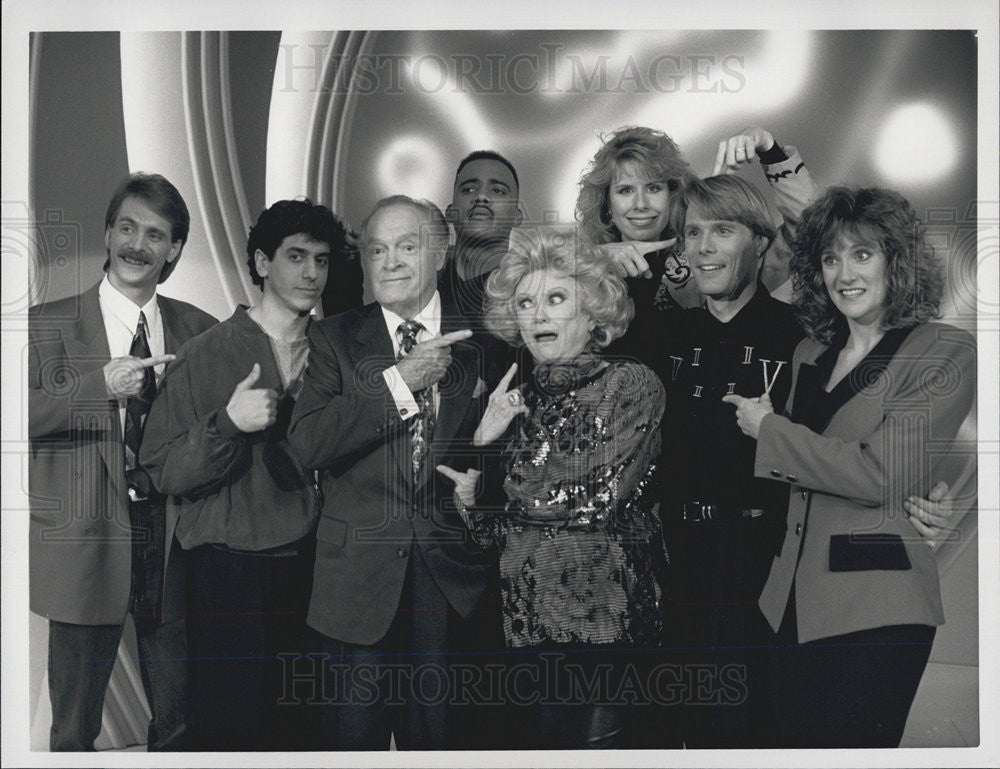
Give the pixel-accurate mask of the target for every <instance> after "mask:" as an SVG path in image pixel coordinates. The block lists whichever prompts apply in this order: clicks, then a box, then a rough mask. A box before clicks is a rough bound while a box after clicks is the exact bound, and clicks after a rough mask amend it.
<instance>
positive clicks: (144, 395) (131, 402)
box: [125, 312, 156, 496]
mask: <svg viewBox="0 0 1000 769" xmlns="http://www.w3.org/2000/svg"><path fill="white" fill-rule="evenodd" d="M151 354H152V353H150V351H149V340H148V339H147V338H146V314H145V313H143V312H140V313H139V326H138V328H137V329H136V331H135V336H134V337H132V347H131V349H129V355H131V356H133V357H135V358H140V359H144V358H148V357H150V355H151ZM155 395H156V377H155V375H154V374H153V367H152V366H147V367H146V368H145V369H143V378H142V387H141V388H140V389H139V392H138V394H136V395H133V396H132V397H131V398H129V399H128V402H127V403H126V405H125V477H126V479H127V480H128V482H129V485H131V486H134V487H135V488H136V490H137V491H138V492H139V493H140V494H141V495H142V496H149V494H150V493H151V491H152V484H151V483H150V481H149V476H148V475H147V474H146V471H145V470H143V469H142V468H141V467H140V466H139V459H138V458H139V445H140V444H141V443H142V428H143V425H144V422H145V419H146V414H148V413H149V406H150V404H152V402H153V397H154V396H155Z"/></svg>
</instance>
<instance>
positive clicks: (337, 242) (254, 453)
mask: <svg viewBox="0 0 1000 769" xmlns="http://www.w3.org/2000/svg"><path fill="white" fill-rule="evenodd" d="M346 245H347V231H346V229H345V227H344V226H343V224H342V223H341V222H340V221H338V220H337V218H336V217H335V216H334V215H333V213H332V212H331V211H330V210H329V209H328V208H325V207H323V206H314V205H313V204H312V203H311V202H310V201H308V200H282V201H278V202H277V203H275V204H274V205H272V206H271V207H270V208H268V209H267V210H265V211H264V212H263V213H262V214H261V215H260V217H259V218H258V220H257V224H256V225H255V226H254V227H253V228H252V229H251V230H250V237H249V241H248V243H247V264H248V266H249V269H250V276H251V278H252V279H253V282H254V283H255V284H257V285H258V286H260V287H261V291H262V294H261V299H260V301H259V302H258V303H257V304H255V305H254V306H253V307H250V308H246V307H243V306H240V307H237V308H236V311H235V312H234V313H233V315H232V317H230V318H229V319H228V320H226V321H224V322H222V323H220V324H219V325H217V326H216V327H215V328H213V329H212V330H211V331H209V332H207V333H205V334H202V335H201V336H200V337H198V338H197V339H194V340H192V341H191V342H189V343H188V344H186V345H184V346H183V347H182V348H181V350H180V351H179V352H178V354H177V360H176V362H175V363H174V364H173V365H172V366H171V369H170V374H169V376H168V377H167V378H166V379H165V380H164V382H163V386H162V388H161V390H160V393H159V395H158V396H157V398H156V401H155V403H154V404H153V408H152V411H151V412H150V415H149V424H148V425H147V428H146V436H145V440H144V441H143V446H142V460H143V463H144V465H145V466H146V467H147V468H148V469H149V472H150V474H151V475H152V476H153V479H154V481H155V483H156V486H157V488H159V489H160V490H161V491H162V492H164V493H166V494H171V495H176V496H171V497H170V499H169V501H168V506H167V513H168V515H167V526H166V528H167V535H168V537H169V536H172V535H173V534H174V533H176V536H177V540H178V541H179V543H180V544H181V546H182V547H183V548H184V550H185V551H187V552H186V556H185V560H186V571H187V606H188V638H189V645H190V654H191V661H190V675H191V694H192V715H193V721H194V723H193V729H192V731H193V733H194V736H193V739H192V743H193V745H192V747H194V748H196V749H199V750H275V749H285V750H289V749H302V748H305V747H308V742H307V740H308V739H309V736H310V735H309V719H308V716H309V715H310V714H309V711H308V710H305V709H303V708H297V707H293V706H292V705H290V704H279V703H278V700H280V699H283V693H284V692H283V681H282V673H283V669H282V665H281V662H280V659H279V657H278V654H279V653H283V652H284V653H289V654H300V653H304V652H305V651H307V650H308V647H309V641H308V638H309V632H308V630H307V628H306V625H305V609H306V604H307V601H308V600H309V590H310V583H311V577H312V551H313V544H312V536H313V527H314V525H315V523H316V519H317V517H318V516H319V502H318V498H317V493H316V489H315V484H314V478H313V475H312V473H310V472H308V471H306V470H305V469H304V468H303V467H302V465H301V463H300V462H299V461H298V459H297V458H296V457H295V455H294V454H293V453H292V452H291V451H290V450H289V446H288V442H287V440H286V438H285V431H286V429H287V426H288V420H289V417H290V416H291V411H292V407H293V406H294V404H295V399H296V398H297V397H298V394H299V390H300V389H301V386H302V374H303V371H304V370H305V366H306V357H307V353H308V349H309V347H308V342H307V338H306V332H307V328H308V326H309V318H310V312H311V310H312V309H313V308H314V307H315V306H316V304H317V303H318V302H319V301H320V296H321V294H322V292H323V287H324V285H325V284H326V280H327V274H328V272H329V269H330V262H331V261H332V260H334V259H340V258H343V255H344V251H345V249H346Z"/></svg>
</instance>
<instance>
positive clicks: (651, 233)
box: [608, 160, 670, 242]
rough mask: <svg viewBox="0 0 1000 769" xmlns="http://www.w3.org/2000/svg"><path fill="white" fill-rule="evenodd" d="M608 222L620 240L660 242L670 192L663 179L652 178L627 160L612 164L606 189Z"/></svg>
mask: <svg viewBox="0 0 1000 769" xmlns="http://www.w3.org/2000/svg"><path fill="white" fill-rule="evenodd" d="M608 203H609V205H610V208H611V221H612V222H614V225H615V226H616V227H617V228H618V231H619V232H620V233H621V235H622V240H640V241H643V242H649V241H653V240H660V239H661V236H662V235H663V231H664V230H666V228H667V222H668V220H669V218H670V211H669V203H670V191H669V189H668V188H667V183H666V182H665V181H663V180H662V179H651V178H650V177H649V175H648V174H647V173H646V172H645V171H644V170H643V169H642V167H641V166H640V165H639V164H638V163H636V162H634V161H630V160H626V161H624V162H622V163H617V164H615V171H614V174H613V175H612V177H611V188H610V189H609V190H608Z"/></svg>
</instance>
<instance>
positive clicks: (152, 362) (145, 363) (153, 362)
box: [139, 353, 177, 368]
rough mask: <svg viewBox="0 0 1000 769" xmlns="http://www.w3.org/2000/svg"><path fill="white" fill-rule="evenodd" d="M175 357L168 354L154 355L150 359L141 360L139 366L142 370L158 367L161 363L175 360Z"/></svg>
mask: <svg viewBox="0 0 1000 769" xmlns="http://www.w3.org/2000/svg"><path fill="white" fill-rule="evenodd" d="M176 357H177V356H176V355H171V354H170V353H168V354H166V355H154V356H153V357H152V358H143V359H142V360H140V361H139V365H140V366H142V367H143V368H149V367H150V366H159V365H160V364H161V363H169V362H170V361H172V360H174V358H176Z"/></svg>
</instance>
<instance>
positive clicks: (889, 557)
mask: <svg viewBox="0 0 1000 769" xmlns="http://www.w3.org/2000/svg"><path fill="white" fill-rule="evenodd" d="M910 568H912V567H911V565H910V557H909V556H908V555H907V554H906V546H905V545H904V544H903V538H902V537H901V536H899V535H898V534H834V535H833V536H832V537H830V571H873V570H882V571H906V570H907V569H910Z"/></svg>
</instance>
